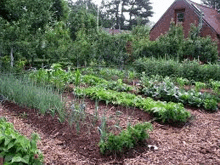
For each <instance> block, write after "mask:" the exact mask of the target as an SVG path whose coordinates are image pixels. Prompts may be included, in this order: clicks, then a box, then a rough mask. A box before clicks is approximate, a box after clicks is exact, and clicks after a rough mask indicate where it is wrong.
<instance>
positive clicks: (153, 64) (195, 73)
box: [133, 58, 220, 82]
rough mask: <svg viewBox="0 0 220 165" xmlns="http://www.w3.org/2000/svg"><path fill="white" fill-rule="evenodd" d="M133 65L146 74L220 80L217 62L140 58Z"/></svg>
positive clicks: (219, 68) (219, 67)
mask: <svg viewBox="0 0 220 165" xmlns="http://www.w3.org/2000/svg"><path fill="white" fill-rule="evenodd" d="M133 67H134V69H135V70H136V71H137V72H138V73H142V72H145V74H146V75H147V76H150V75H160V76H163V77H166V76H169V77H182V78H187V79H188V80H194V81H201V82H208V81H209V79H213V80H218V81H219V80H220V65H218V64H204V65H200V64H199V63H198V62H197V61H188V60H186V61H184V62H182V63H179V62H177V61H174V60H171V59H170V60H166V59H159V60H157V59H155V58H141V59H138V60H136V61H135V62H134V63H133Z"/></svg>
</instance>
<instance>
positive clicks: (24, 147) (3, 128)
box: [0, 118, 43, 165]
mask: <svg viewBox="0 0 220 165" xmlns="http://www.w3.org/2000/svg"><path fill="white" fill-rule="evenodd" d="M39 139H40V138H39V135H38V134H32V138H31V139H30V140H29V139H27V138H26V137H25V136H22V135H21V134H20V133H18V132H16V131H15V130H14V127H13V125H12V124H11V123H8V122H6V120H5V119H4V118H0V157H3V158H4V164H10V165H12V164H22V165H24V164H27V165H28V164H33V165H41V164H43V155H42V153H41V151H40V150H38V149H37V141H38V140H39Z"/></svg>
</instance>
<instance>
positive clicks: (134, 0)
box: [126, 0, 153, 29]
mask: <svg viewBox="0 0 220 165" xmlns="http://www.w3.org/2000/svg"><path fill="white" fill-rule="evenodd" d="M129 5H130V7H129V9H127V10H126V11H127V12H129V20H128V22H129V25H128V29H132V26H136V25H146V23H148V22H149V19H148V17H151V16H152V14H153V12H152V6H151V3H150V0H129Z"/></svg>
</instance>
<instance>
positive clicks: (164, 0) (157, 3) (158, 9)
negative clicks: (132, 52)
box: [92, 0, 201, 23]
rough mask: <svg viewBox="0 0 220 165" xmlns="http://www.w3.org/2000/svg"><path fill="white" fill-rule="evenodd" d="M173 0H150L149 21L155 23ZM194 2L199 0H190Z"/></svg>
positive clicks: (199, 1) (199, 0) (97, 1)
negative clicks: (151, 12) (150, 13)
mask: <svg viewBox="0 0 220 165" xmlns="http://www.w3.org/2000/svg"><path fill="white" fill-rule="evenodd" d="M92 1H93V2H94V3H95V4H98V5H100V4H101V0H92ZM174 1H175V0H150V2H151V3H152V7H153V12H154V14H153V17H149V19H150V21H151V22H153V23H156V22H157V21H158V20H159V19H160V17H161V16H162V15H163V14H164V13H165V12H166V10H167V9H168V8H169V7H170V6H171V4H172V3H173V2H174ZM192 1H194V2H196V3H201V0H192Z"/></svg>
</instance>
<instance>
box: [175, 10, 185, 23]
mask: <svg viewBox="0 0 220 165" xmlns="http://www.w3.org/2000/svg"><path fill="white" fill-rule="evenodd" d="M183 21H184V12H181V13H177V20H176V22H183Z"/></svg>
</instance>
